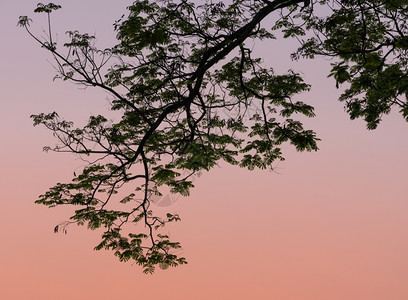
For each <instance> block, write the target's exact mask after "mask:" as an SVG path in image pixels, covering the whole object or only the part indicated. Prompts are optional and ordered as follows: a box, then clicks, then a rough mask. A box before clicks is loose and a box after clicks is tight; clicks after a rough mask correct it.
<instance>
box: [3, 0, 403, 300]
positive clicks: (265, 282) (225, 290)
mask: <svg viewBox="0 0 408 300" xmlns="http://www.w3.org/2000/svg"><path fill="white" fill-rule="evenodd" d="M131 2H132V1H128V0H126V1H107V0H103V1H101V0H99V1H98V0H88V1H79V0H63V1H59V4H61V5H62V6H63V10H61V11H59V12H58V13H56V14H55V17H54V24H55V30H56V31H55V32H56V33H57V32H58V34H59V36H60V39H61V40H63V38H62V35H63V33H64V32H65V31H66V30H71V29H80V30H81V31H85V32H89V33H91V34H96V35H97V37H98V45H101V46H109V45H111V44H112V43H113V41H114V33H113V28H112V23H113V22H114V20H115V19H118V18H119V17H120V16H121V15H122V14H123V13H125V7H126V6H127V5H129V4H131ZM36 3H37V1H29V0H18V1H15V0H1V2H0V22H1V26H0V30H1V32H0V33H1V35H0V36H1V37H2V46H1V48H0V66H1V71H0V76H1V79H0V84H1V91H2V95H1V98H0V99H1V110H0V112H1V118H0V137H1V142H0V143H1V144H0V145H1V147H0V157H1V167H2V168H1V173H0V177H1V178H0V187H1V191H2V197H1V200H0V222H1V223H0V237H1V248H0V299H7V300H23V299H24V300H30V299H34V300H37V299H41V300H54V299H59V300H68V299H76V300H82V299H112V298H115V299H119V298H122V297H123V298H124V297H126V299H136V298H138V297H140V298H146V297H149V299H181V300H187V299H188V300H190V299H196V300H200V299H203V300H204V299H206V300H208V299H235V300H241V299H279V300H300V299H301V300H328V299H329V300H344V299H347V300H354V299H356V300H365V299H367V300H384V299H387V300H388V299H392V300H403V299H408V285H407V278H408V258H407V252H408V218H407V216H408V199H407V196H406V189H407V188H406V187H407V175H406V166H407V165H408V155H407V149H408V139H407V133H408V124H407V123H406V122H404V121H403V120H402V117H400V116H399V115H398V113H392V114H391V115H389V116H386V117H385V118H384V120H383V122H382V123H381V125H380V127H379V128H378V129H377V130H375V131H367V130H366V129H365V124H364V123H363V122H362V121H350V120H349V118H348V116H347V115H346V114H345V112H344V109H343V105H342V104H341V103H338V102H337V101H336V97H337V96H338V94H339V91H338V90H336V89H335V84H334V82H333V81H332V80H330V79H327V78H326V74H327V70H328V65H329V62H328V61H323V60H321V61H305V62H302V63H300V64H297V65H296V64H293V63H291V62H288V63H285V64H283V63H282V62H285V58H284V57H287V54H288V52H289V50H288V49H286V48H283V47H282V44H280V43H276V42H275V43H270V44H265V45H264V46H262V47H261V49H262V51H259V54H261V55H263V56H264V57H265V62H266V63H268V64H269V65H271V66H275V67H276V68H277V69H279V70H286V69H288V68H289V65H290V66H293V67H294V68H296V69H298V70H302V71H303V72H304V73H305V76H306V79H307V81H308V82H310V83H312V84H313V90H312V91H311V92H310V93H308V94H305V95H302V98H303V99H304V100H305V101H306V102H307V103H309V104H312V105H314V106H315V107H316V113H317V117H316V118H314V119H312V120H308V121H307V125H308V126H309V127H311V128H313V129H315V130H316V131H317V133H318V135H319V137H320V138H322V142H321V143H320V145H319V146H320V151H318V152H317V153H296V151H293V149H290V148H288V147H285V148H287V151H286V161H285V162H282V163H279V164H276V168H275V170H276V172H268V171H253V172H250V171H247V170H244V169H239V168H238V167H231V166H226V165H221V166H220V167H218V168H215V169H214V170H212V171H211V172H210V173H206V174H203V175H202V176H201V177H199V178H197V180H196V181H195V182H194V183H195V185H196V188H195V189H194V190H193V191H192V194H191V196H190V197H189V198H180V199H178V201H177V202H176V203H175V204H174V205H172V206H170V207H167V208H165V209H166V210H168V211H170V212H175V213H179V214H180V216H181V217H182V222H180V223H177V224H174V225H171V226H170V227H169V228H168V230H169V232H170V234H171V237H172V238H174V239H175V240H178V241H180V242H181V244H182V245H183V249H182V250H180V254H183V255H184V256H185V257H187V259H188V261H189V264H188V265H186V266H182V267H178V268H173V269H170V270H167V271H162V270H158V271H157V272H156V273H155V274H154V275H153V276H150V275H144V274H142V272H141V269H140V268H139V267H138V266H135V265H132V264H131V263H120V262H119V261H118V260H117V259H116V258H115V257H114V256H113V255H112V254H111V253H110V252H106V251H99V252H95V251H93V250H92V249H93V247H94V246H95V245H96V244H97V241H98V238H99V232H90V231H88V230H85V229H84V228H81V227H75V226H74V227H70V230H69V233H68V234H67V235H64V234H54V233H53V227H54V226H55V225H56V224H57V223H58V222H60V221H64V220H65V219H67V218H68V217H69V216H70V213H71V212H72V210H71V209H70V208H64V209H61V208H58V209H47V208H46V207H42V206H39V205H35V204H34V200H36V197H37V196H38V195H39V194H41V193H43V192H45V191H46V190H47V188H48V187H51V186H53V185H54V184H55V183H56V182H60V181H64V180H69V179H71V176H72V173H73V170H74V168H76V167H79V166H80V165H81V163H80V162H79V161H78V160H77V159H76V158H75V157H73V156H70V155H65V154H53V153H48V154H47V153H44V152H42V150H41V149H42V147H43V146H44V145H53V143H54V140H53V138H52V135H51V134H50V133H49V132H47V131H46V130H45V129H42V128H34V127H33V126H32V122H31V120H30V119H29V116H30V114H33V113H39V112H50V111H54V110H56V111H58V112H59V113H60V115H62V116H64V117H66V118H68V119H78V120H81V119H83V118H86V117H88V116H89V115H90V114H91V113H98V112H103V111H104V110H105V109H106V108H107V106H108V104H107V103H108V102H107V100H106V95H104V94H103V93H100V92H97V91H95V90H92V89H87V90H81V89H79V88H78V86H75V85H72V84H69V83H67V82H61V81H53V80H52V78H53V76H54V71H53V69H52V66H51V65H50V64H49V63H47V60H48V59H50V57H49V56H48V55H47V54H46V53H45V51H44V50H42V49H40V48H39V47H38V46H37V45H36V44H35V43H34V42H33V41H32V40H31V39H30V38H29V37H28V36H27V35H26V34H25V32H24V31H23V30H22V29H21V28H18V27H17V26H16V23H17V20H18V16H20V15H27V14H28V15H31V16H33V14H32V13H31V11H32V10H33V9H34V8H35V5H36ZM41 17H42V16H41V15H35V16H33V18H34V19H35V22H34V25H33V29H34V28H35V29H36V30H37V32H41V26H43V25H44V24H45V23H44V19H43V18H41ZM279 46H280V47H279ZM287 61H288V60H286V62H287ZM277 63H279V64H278V65H277ZM157 210H158V211H162V210H163V208H160V207H158V208H157Z"/></svg>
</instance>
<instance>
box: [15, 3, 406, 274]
mask: <svg viewBox="0 0 408 300" xmlns="http://www.w3.org/2000/svg"><path fill="white" fill-rule="evenodd" d="M59 8H60V6H58V5H55V4H52V3H51V4H47V5H44V4H38V7H37V9H36V10H35V12H40V13H45V14H46V15H47V17H48V25H49V26H48V28H49V29H48V37H47V38H45V39H42V38H40V37H37V36H36V35H34V34H33V33H32V32H31V31H30V27H29V25H30V23H31V19H29V18H28V17H20V21H19V25H20V26H22V27H24V28H25V29H26V30H27V32H28V33H29V35H30V36H32V37H33V38H34V39H35V40H36V41H37V42H38V43H40V45H41V46H42V47H44V48H45V49H46V50H48V51H50V52H51V54H52V55H53V57H54V61H55V64H56V69H57V71H58V74H57V77H58V78H61V79H63V80H67V81H71V82H74V83H77V84H80V85H83V86H90V87H97V88H100V89H102V90H105V91H107V92H108V93H110V95H111V97H112V102H111V104H112V105H111V109H112V110H113V111H117V112H120V113H121V116H122V117H121V119H120V120H119V121H117V122H113V121H108V119H107V117H106V116H101V115H97V116H91V117H90V119H89V121H88V122H87V124H86V125H85V126H84V127H82V128H77V127H75V126H74V124H73V122H70V121H66V120H63V119H61V118H60V117H59V116H58V114H57V113H55V112H53V113H48V114H45V113H41V114H38V115H33V116H32V118H33V120H34V125H43V126H45V127H46V128H48V129H49V130H51V131H52V132H53V133H54V135H55V136H56V137H57V139H58V140H59V142H60V144H59V145H57V146H55V147H45V150H52V151H56V152H70V153H74V154H76V155H79V156H80V157H82V158H84V159H86V160H87V161H88V162H89V164H88V165H87V166H86V167H85V168H84V169H83V170H82V172H81V173H80V174H79V175H78V176H75V177H74V178H73V180H72V182H69V183H58V184H57V185H55V186H54V187H52V188H50V190H49V191H47V192H46V193H44V194H43V195H41V196H40V197H39V200H37V201H36V202H37V203H39V204H44V205H47V206H50V207H55V206H60V205H74V206H76V207H77V208H78V209H77V210H76V211H75V214H74V215H73V216H72V217H71V219H70V221H68V222H66V223H63V224H59V225H58V226H56V227H55V231H58V230H60V229H62V230H65V227H66V225H67V224H70V223H76V224H79V225H85V224H86V225H87V226H88V228H89V229H97V228H103V229H104V232H103V234H102V241H101V242H100V244H99V245H97V246H96V247H95V249H97V250H99V249H111V250H113V251H114V253H115V255H116V256H118V257H119V259H120V260H121V261H127V260H130V259H132V260H134V261H135V262H136V263H138V264H140V265H142V266H143V268H144V271H145V272H150V273H151V272H153V271H154V268H155V266H156V265H159V266H160V267H161V268H164V269H165V268H167V267H169V266H177V265H180V264H185V263H186V260H185V259H184V258H183V257H178V256H177V255H175V254H174V250H175V249H178V248H179V247H180V244H179V243H177V242H171V241H170V239H169V236H168V235H165V234H163V233H162V231H161V230H162V229H161V228H162V227H163V226H165V224H166V223H168V222H175V221H178V220H180V218H179V216H178V215H176V214H170V213H168V214H166V215H165V216H156V215H154V214H153V211H152V209H151V208H150V204H151V199H152V197H153V196H154V195H160V186H163V185H164V186H168V187H170V188H171V191H172V192H173V193H178V194H181V195H184V196H188V195H189V190H190V188H192V187H193V183H192V182H193V180H192V178H193V176H194V174H197V172H200V171H203V170H206V171H209V170H210V169H211V168H213V167H214V166H216V165H217V164H218V163H219V162H220V161H221V160H223V161H226V162H227V163H230V164H233V165H239V166H240V167H245V168H248V169H249V170H252V169H254V168H261V169H265V168H270V167H271V166H272V163H273V162H274V161H276V160H283V159H284V158H283V154H282V151H281V148H282V145H283V144H284V143H289V144H292V145H293V146H294V147H295V148H296V150H298V151H304V150H307V151H314V150H317V149H318V147H317V144H316V142H317V141H318V138H317V137H316V134H315V133H314V132H313V131H312V130H307V129H304V128H303V124H302V123H301V122H300V121H299V120H297V119H296V115H303V116H306V117H313V116H314V112H313V107H311V106H310V105H308V104H306V103H303V102H301V101H298V100H296V101H295V100H294V99H293V97H294V96H295V95H298V94H301V93H303V92H306V91H308V90H309V89H310V86H309V85H308V84H306V83H305V82H304V81H303V79H302V77H301V76H300V75H299V74H298V73H296V72H294V71H292V70H288V72H287V73H286V74H276V73H275V72H274V70H273V69H272V68H265V67H263V66H262V60H261V59H260V58H256V57H253V52H252V50H251V48H250V47H247V46H246V43H247V44H248V42H253V41H255V42H256V43H261V40H264V39H273V38H275V34H274V33H275V32H277V33H279V32H283V34H284V38H296V39H298V40H299V42H300V43H301V46H300V48H299V49H298V50H297V52H295V53H293V54H292V57H293V58H295V59H298V58H300V57H302V56H303V57H308V58H313V57H314V56H316V55H323V56H328V57H334V58H335V63H333V64H332V71H331V73H330V74H329V76H332V77H334V78H335V80H336V82H337V84H338V85H339V84H345V83H347V84H348V88H347V89H345V91H344V93H343V94H342V96H341V98H340V101H345V102H346V107H347V111H348V112H349V114H350V116H351V118H358V117H363V118H365V120H366V121H367V126H368V128H369V129H373V128H375V127H376V126H377V125H378V123H379V121H380V120H381V116H382V115H383V114H386V113H388V112H389V111H390V109H391V107H392V106H398V107H400V110H401V112H402V114H403V116H404V117H405V118H406V119H407V120H408V106H407V103H406V95H407V90H408V79H407V78H408V77H407V74H406V73H407V70H406V68H407V56H406V51H407V49H408V46H407V45H408V38H407V36H406V32H407V24H406V20H407V2H406V1H396V0H395V1H394V0H389V1H378V0H376V1H351V0H348V1H345V0H344V1H328V0H320V1H316V0H315V1H312V2H310V1H300V0H286V1H285V0H276V1H267V0H235V1H231V2H230V3H229V4H226V3H224V2H223V1H219V2H216V1H200V2H198V1H196V2H189V1H187V0H181V1H176V0H174V1H173V0H160V1H149V0H138V1H135V2H134V3H133V4H132V5H131V6H129V7H128V10H129V14H128V15H127V16H126V17H122V19H120V20H118V21H117V22H115V24H114V28H115V30H116V32H117V40H118V43H117V45H115V46H114V47H112V48H110V49H104V50H101V49H97V48H96V47H95V45H94V44H95V43H94V41H95V37H94V36H91V35H89V34H87V33H84V34H83V33H80V32H78V31H68V32H67V35H68V37H69V39H70V41H69V42H68V43H65V44H64V45H63V46H62V47H61V46H59V45H57V44H56V43H55V42H54V41H53V39H52V32H51V20H50V15H51V13H53V11H54V10H57V9H59ZM319 8H322V9H324V10H325V11H327V10H329V13H328V14H326V15H324V16H323V17H322V16H320V15H319ZM270 15H274V16H275V19H276V23H275V26H274V27H273V28H272V29H268V28H265V27H263V23H262V21H263V20H264V19H265V18H267V17H268V16H270ZM402 96H404V97H405V100H403V99H401V97H402ZM127 187H131V188H130V189H131V192H130V193H128V194H126V195H123V194H121V192H120V191H123V190H128V188H127ZM135 227H136V228H137V230H138V231H139V232H140V233H137V234H134V233H130V232H132V231H133V230H134V228H135Z"/></svg>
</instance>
